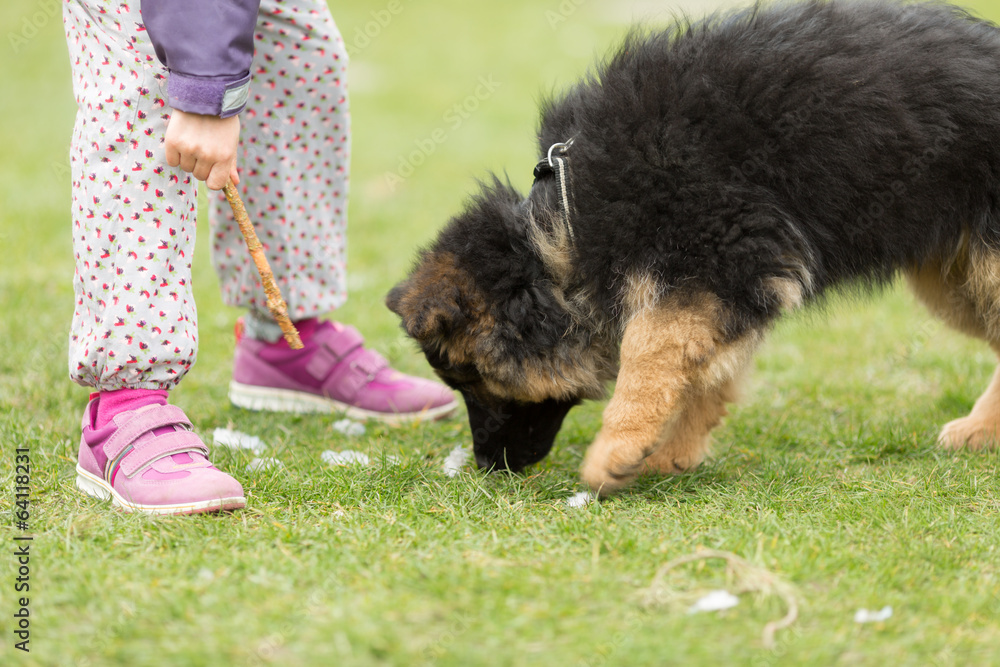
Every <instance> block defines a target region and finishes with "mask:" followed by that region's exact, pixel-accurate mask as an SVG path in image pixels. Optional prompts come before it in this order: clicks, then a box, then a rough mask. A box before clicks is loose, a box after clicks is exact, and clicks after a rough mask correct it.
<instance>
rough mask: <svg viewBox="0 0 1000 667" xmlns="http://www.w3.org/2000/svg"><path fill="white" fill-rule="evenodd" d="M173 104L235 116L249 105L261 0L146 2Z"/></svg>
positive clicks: (150, 31) (192, 110) (146, 13)
mask: <svg viewBox="0 0 1000 667" xmlns="http://www.w3.org/2000/svg"><path fill="white" fill-rule="evenodd" d="M141 3H142V20H143V23H144V24H145V26H146V32H147V33H148V34H149V38H150V40H151V41H152V42H153V48H154V49H155V50H156V57H157V58H159V59H160V62H162V63H163V64H164V66H166V68H167V69H168V70H170V78H169V80H168V82H167V97H168V102H169V104H170V106H172V107H173V108H175V109H180V110H181V111H187V112H190V113H200V114H207V115H211V116H221V117H223V118H226V117H229V116H234V115H236V114H238V113H239V112H240V111H242V110H243V107H245V106H246V101H247V95H248V93H249V90H250V65H251V63H252V62H253V49H254V44H253V35H254V27H255V26H256V25H257V11H258V10H259V9H260V0H141Z"/></svg>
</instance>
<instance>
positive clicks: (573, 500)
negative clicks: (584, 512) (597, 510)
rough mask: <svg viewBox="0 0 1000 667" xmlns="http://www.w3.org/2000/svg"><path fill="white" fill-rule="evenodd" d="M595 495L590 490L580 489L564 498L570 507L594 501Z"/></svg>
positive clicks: (581, 505)
mask: <svg viewBox="0 0 1000 667" xmlns="http://www.w3.org/2000/svg"><path fill="white" fill-rule="evenodd" d="M594 500H595V497H594V494H593V492H591V491H581V492H580V493H574V494H573V495H572V496H570V497H569V498H567V499H566V504H567V505H569V506H570V507H583V506H584V505H589V504H590V503H592V502H594Z"/></svg>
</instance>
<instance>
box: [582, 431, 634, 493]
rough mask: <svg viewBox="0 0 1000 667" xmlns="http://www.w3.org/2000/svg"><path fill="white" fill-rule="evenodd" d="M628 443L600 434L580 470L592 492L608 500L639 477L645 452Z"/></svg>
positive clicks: (588, 451)
mask: <svg viewBox="0 0 1000 667" xmlns="http://www.w3.org/2000/svg"><path fill="white" fill-rule="evenodd" d="M635 449H636V448H635V447H634V446H633V447H630V446H629V445H628V444H625V443H616V442H615V441H614V440H613V439H611V438H609V437H607V436H604V435H600V434H599V435H598V436H597V438H596V439H595V440H594V442H593V444H591V445H590V449H588V450H587V456H586V457H585V458H584V460H583V466H581V468H580V476H581V477H582V478H583V481H584V482H585V483H586V484H587V486H589V487H590V489H591V491H593V492H594V493H596V494H597V495H599V496H601V497H606V496H609V495H611V494H612V493H614V492H615V491H617V490H619V489H621V488H622V487H623V486H625V485H627V484H628V483H629V482H631V481H632V480H633V479H635V477H636V476H637V475H638V474H639V471H640V470H641V468H642V461H643V459H644V458H645V452H637V451H634V450H635Z"/></svg>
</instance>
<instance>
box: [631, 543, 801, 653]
mask: <svg viewBox="0 0 1000 667" xmlns="http://www.w3.org/2000/svg"><path fill="white" fill-rule="evenodd" d="M710 559H720V560H724V561H725V562H726V576H727V578H728V579H731V580H732V582H733V586H734V587H735V591H734V592H735V593H736V594H737V595H739V594H741V593H750V592H755V593H762V594H764V595H775V596H777V597H779V598H781V599H782V600H783V601H784V602H785V606H786V608H787V610H788V611H787V612H786V613H785V615H784V616H782V617H781V618H779V619H777V620H774V621H771V622H769V623H768V624H767V625H765V626H764V629H763V631H762V632H761V641H763V643H764V647H765V648H769V649H771V648H774V635H775V633H776V632H778V630H783V629H785V628H787V627H788V626H790V625H791V624H792V623H794V622H795V621H796V619H798V617H799V604H798V601H797V600H796V597H795V589H794V588H793V587H792V586H791V584H788V583H786V582H784V581H782V580H781V579H779V578H778V576H777V575H775V574H774V573H772V572H769V571H768V570H765V569H764V568H762V567H758V566H756V565H754V564H752V563H750V562H749V561H746V560H744V559H743V558H740V557H739V556H737V555H736V554H734V553H730V552H728V551H718V550H715V549H705V550H702V551H698V552H696V553H693V554H688V555H686V556H680V557H678V558H674V559H673V560H671V561H668V562H667V563H664V564H663V566H661V567H660V569H659V570H657V571H656V575H655V576H653V580H652V582H650V584H649V587H648V588H646V589H645V590H644V591H642V598H643V603H644V604H645V605H646V606H647V607H652V606H661V605H665V604H678V603H685V602H686V603H688V604H690V602H693V601H694V599H696V598H699V597H701V596H702V595H703V594H704V593H703V592H692V591H686V592H685V591H679V590H677V589H676V588H674V587H672V586H670V585H669V584H668V583H667V582H666V581H665V578H666V575H667V573H668V572H670V571H671V570H673V569H674V568H676V567H679V566H681V565H685V564H687V563H693V562H696V561H704V560H710Z"/></svg>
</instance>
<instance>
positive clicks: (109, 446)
mask: <svg viewBox="0 0 1000 667" xmlns="http://www.w3.org/2000/svg"><path fill="white" fill-rule="evenodd" d="M174 424H179V425H181V426H186V427H188V428H190V427H191V422H190V421H189V420H188V418H187V415H185V414H184V411H183V410H181V409H180V408H178V407H175V406H173V405H156V406H152V407H145V408H141V409H139V410H136V411H135V412H134V413H133V414H132V416H131V418H129V420H128V421H127V422H125V423H124V424H122V425H121V426H119V427H118V430H117V431H115V432H114V434H113V435H112V436H111V437H110V438H108V441H107V442H105V443H104V455H105V456H107V457H108V461H114V460H115V459H116V458H118V456H119V455H120V454H121V453H122V452H123V451H125V449H126V448H127V447H129V446H130V445H131V444H132V443H133V442H135V439H136V438H138V437H139V436H140V435H142V434H143V433H146V432H147V431H152V430H153V429H157V428H163V427H164V426H172V425H174Z"/></svg>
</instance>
